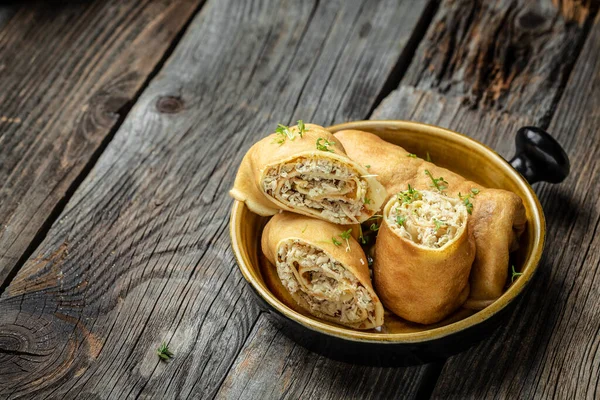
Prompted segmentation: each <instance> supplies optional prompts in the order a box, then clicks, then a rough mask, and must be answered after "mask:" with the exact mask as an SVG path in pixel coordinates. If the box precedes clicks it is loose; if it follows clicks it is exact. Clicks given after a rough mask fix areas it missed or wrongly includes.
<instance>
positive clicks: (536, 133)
mask: <svg viewBox="0 0 600 400" xmlns="http://www.w3.org/2000/svg"><path fill="white" fill-rule="evenodd" d="M515 144H516V147H517V152H516V154H515V155H514V157H513V158H512V160H510V165H512V166H513V168H514V169H516V170H517V171H519V172H520V173H521V175H523V176H524V177H525V179H527V181H528V182H529V183H530V184H534V183H536V182H539V181H545V182H550V183H559V182H562V181H564V180H565V178H566V177H567V176H568V175H569V171H570V170H571V163H570V162H569V156H567V153H565V151H564V150H563V148H562V147H561V146H560V144H558V142H557V141H556V140H555V139H554V138H553V137H552V136H550V134H549V133H548V132H546V131H544V130H543V129H541V128H536V127H535V126H525V127H523V128H521V129H519V131H518V132H517V137H516V138H515Z"/></svg>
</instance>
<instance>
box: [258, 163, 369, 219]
mask: <svg viewBox="0 0 600 400" xmlns="http://www.w3.org/2000/svg"><path fill="white" fill-rule="evenodd" d="M262 185H263V189H264V191H265V193H266V194H267V195H269V196H272V197H274V198H276V199H278V200H279V201H281V202H282V203H285V204H289V205H290V206H292V207H295V208H301V207H304V208H309V209H311V210H313V211H315V212H316V213H317V214H320V215H321V216H322V217H323V218H325V219H327V220H330V221H332V222H336V223H339V224H349V223H358V220H357V217H359V216H360V215H361V214H362V213H363V212H364V211H365V201H367V202H368V201H369V200H368V199H366V194H367V187H368V185H367V182H366V181H365V180H364V179H361V177H360V175H358V173H357V171H353V170H352V169H350V168H349V167H348V166H346V165H344V164H342V163H340V162H337V161H335V160H330V159H323V158H318V159H317V158H310V157H300V158H297V159H295V160H292V161H290V162H287V163H284V164H279V165H275V166H272V167H271V168H269V170H268V171H267V173H266V177H265V178H264V180H263V183H262ZM365 199H366V200H365Z"/></svg>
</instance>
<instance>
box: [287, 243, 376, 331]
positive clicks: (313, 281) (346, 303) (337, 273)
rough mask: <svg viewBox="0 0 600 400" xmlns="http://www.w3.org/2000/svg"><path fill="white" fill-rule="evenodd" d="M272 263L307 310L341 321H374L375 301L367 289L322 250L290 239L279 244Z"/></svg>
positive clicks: (350, 322)
mask: <svg viewBox="0 0 600 400" xmlns="http://www.w3.org/2000/svg"><path fill="white" fill-rule="evenodd" d="M276 264H277V274H278V275H279V279H281V282H282V283H283V285H284V286H285V287H286V289H287V290H288V291H289V292H290V293H292V294H297V295H299V296H300V297H302V298H303V299H304V300H305V301H306V302H307V303H308V305H309V307H310V311H311V313H313V314H316V315H317V316H318V314H323V315H326V316H329V317H332V318H335V319H336V320H339V322H340V323H343V324H351V325H355V324H360V323H361V322H366V321H369V322H371V323H373V324H374V323H375V305H374V304H373V299H372V298H371V295H370V294H369V292H368V291H367V289H366V288H365V287H364V286H363V285H362V284H361V283H360V282H359V281H358V279H356V277H355V276H354V275H352V274H351V273H350V272H348V270H346V268H344V267H343V266H342V264H340V263H339V262H338V261H336V260H335V259H333V258H330V257H329V256H328V255H327V254H326V253H325V252H323V251H322V250H320V249H318V248H316V247H314V246H312V245H309V244H307V243H304V242H301V241H300V240H298V239H290V240H288V241H285V242H283V243H282V244H281V245H280V246H279V249H278V252H277V262H276Z"/></svg>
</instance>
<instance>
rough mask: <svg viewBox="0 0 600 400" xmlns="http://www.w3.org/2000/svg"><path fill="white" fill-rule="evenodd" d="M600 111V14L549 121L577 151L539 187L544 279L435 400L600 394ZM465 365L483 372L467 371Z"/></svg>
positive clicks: (442, 383) (452, 367)
mask: <svg viewBox="0 0 600 400" xmlns="http://www.w3.org/2000/svg"><path fill="white" fill-rule="evenodd" d="M598 110H600V16H599V17H597V18H596V21H595V24H594V26H593V28H592V31H591V34H590V36H589V37H588V39H587V41H586V45H585V47H584V49H583V51H582V52H581V54H580V56H579V59H578V61H577V65H576V67H575V69H574V71H573V73H572V74H571V77H570V80H569V82H568V85H567V87H566V90H565V92H564V94H563V96H562V98H561V101H560V103H559V105H558V108H557V110H556V113H555V114H554V116H553V118H552V122H551V124H550V127H549V130H550V131H551V132H552V133H553V134H554V135H555V136H557V138H558V139H559V140H560V142H561V143H562V144H563V145H564V147H565V148H566V150H567V153H569V155H570V156H571V163H572V164H571V171H572V173H571V177H570V178H569V179H568V180H567V181H565V182H564V183H562V184H561V185H556V186H553V185H543V186H541V187H540V188H539V196H540V200H541V202H542V203H543V205H544V208H545V213H546V217H547V220H548V228H547V239H546V240H547V243H546V248H545V254H544V257H543V259H542V261H541V265H540V270H539V272H538V275H537V277H536V279H535V281H534V282H533V285H532V287H531V288H530V290H529V291H528V293H527V294H526V295H525V296H524V298H523V299H522V301H521V302H520V305H519V308H518V309H517V310H516V312H515V313H514V315H513V317H512V319H511V321H510V323H509V324H508V326H507V327H506V329H503V330H501V331H500V332H498V334H496V335H495V336H494V337H492V338H490V339H489V340H486V341H485V342H483V343H482V344H481V345H479V346H478V347H477V348H475V349H473V350H471V351H469V352H467V353H464V354H463V355H460V356H457V357H455V358H453V359H451V360H450V361H448V363H447V364H446V366H445V368H444V369H443V372H442V374H441V377H440V379H439V382H438V385H437V387H436V391H435V393H434V397H435V398H448V396H449V395H450V396H451V397H453V398H478V399H483V398H524V399H533V398H544V399H548V398H559V399H564V398H577V399H580V398H581V399H582V398H587V399H595V398H598V397H599V396H600V350H599V349H600V335H599V333H600V313H599V310H600V275H599V274H598V272H599V271H600V238H599V236H598V235H597V230H598V226H599V225H600V201H599V200H598V199H599V198H600V189H599V188H598V185H597V184H596V182H597V181H598V179H600V163H599V162H598V155H599V154H600V148H599V146H600V131H599V130H598V126H600V114H599V113H598ZM489 360H493V362H489ZM465 365H468V366H469V370H473V371H477V373H476V374H467V373H465Z"/></svg>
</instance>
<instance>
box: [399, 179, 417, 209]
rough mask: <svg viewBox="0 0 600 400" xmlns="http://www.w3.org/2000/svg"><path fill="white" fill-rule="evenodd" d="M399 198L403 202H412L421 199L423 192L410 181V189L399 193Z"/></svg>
mask: <svg viewBox="0 0 600 400" xmlns="http://www.w3.org/2000/svg"><path fill="white" fill-rule="evenodd" d="M397 198H398V201H401V202H402V203H408V204H410V203H412V202H413V201H415V200H420V199H421V193H420V192H419V191H418V190H417V189H415V188H413V187H412V186H410V183H409V184H408V190H405V191H404V192H400V193H398V195H397Z"/></svg>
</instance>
